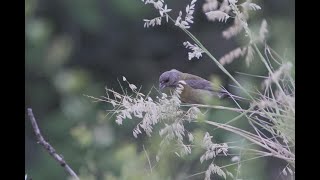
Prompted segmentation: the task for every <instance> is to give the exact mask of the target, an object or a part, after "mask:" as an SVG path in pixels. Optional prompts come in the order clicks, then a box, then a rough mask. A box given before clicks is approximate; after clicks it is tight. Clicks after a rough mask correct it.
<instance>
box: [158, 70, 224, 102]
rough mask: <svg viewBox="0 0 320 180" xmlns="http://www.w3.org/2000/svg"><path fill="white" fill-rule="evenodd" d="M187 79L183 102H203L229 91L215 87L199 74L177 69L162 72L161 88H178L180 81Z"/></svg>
mask: <svg viewBox="0 0 320 180" xmlns="http://www.w3.org/2000/svg"><path fill="white" fill-rule="evenodd" d="M181 80H183V81H185V82H186V84H185V85H183V86H184V90H183V91H182V93H181V95H180V97H181V100H182V102H185V103H196V104H203V103H204V101H205V99H206V98H210V97H212V96H215V97H218V98H222V97H224V96H225V95H226V94H227V93H226V91H224V90H222V89H221V88H218V87H214V85H213V84H212V83H211V82H210V81H208V80H206V79H203V78H201V77H199V76H196V75H192V74H188V73H183V72H180V71H178V70H176V69H172V70H170V71H166V72H164V73H162V74H161V75H160V77H159V87H160V89H161V90H162V89H164V88H166V87H168V88H176V87H177V86H178V82H179V81H181Z"/></svg>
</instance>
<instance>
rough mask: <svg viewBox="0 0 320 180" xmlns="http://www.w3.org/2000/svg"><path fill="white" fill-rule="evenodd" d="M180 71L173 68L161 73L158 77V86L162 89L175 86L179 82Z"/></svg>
mask: <svg viewBox="0 0 320 180" xmlns="http://www.w3.org/2000/svg"><path fill="white" fill-rule="evenodd" d="M180 74H181V72H180V71H178V70H175V69H172V70H170V71H166V72H164V73H162V74H161V75H160V77H159V88H160V90H163V89H164V88H166V87H170V88H176V87H177V86H178V83H179V76H180Z"/></svg>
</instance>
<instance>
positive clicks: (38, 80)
mask: <svg viewBox="0 0 320 180" xmlns="http://www.w3.org/2000/svg"><path fill="white" fill-rule="evenodd" d="M187 2H188V1H186V0H184V1H172V2H171V1H170V3H168V4H169V5H170V7H171V8H172V9H176V12H175V13H176V14H178V11H179V10H181V9H184V8H185V4H186V3H187ZM202 3H203V1H200V0H199V1H198V3H197V5H196V12H195V23H194V25H193V27H192V28H191V32H193V33H194V35H195V36H196V37H197V38H198V39H199V40H201V41H202V42H203V44H204V45H205V46H206V47H207V49H209V50H210V51H211V52H212V54H213V55H215V56H216V57H217V58H219V57H221V56H223V55H224V54H225V53H227V52H229V51H230V50H232V49H234V48H235V47H237V46H239V44H241V43H244V42H243V38H233V39H231V40H225V39H223V38H222V35H221V32H222V30H223V29H225V28H226V27H227V26H228V24H226V25H225V24H222V23H210V22H208V21H207V20H206V18H205V16H204V14H203V13H202V11H201V5H202ZM256 3H258V4H260V5H261V7H262V11H260V12H256V13H255V14H254V18H253V19H252V20H251V21H250V23H251V25H252V26H253V27H257V28H258V27H259V24H260V22H261V19H262V18H266V20H267V22H268V24H269V31H270V33H269V36H270V39H269V40H268V42H269V44H270V45H271V47H273V48H274V49H275V50H277V51H278V52H279V54H280V55H283V56H285V57H287V59H289V60H291V61H292V62H293V64H294V57H295V56H294V48H295V39H294V33H295V30H294V23H295V22H294V18H295V15H294V11H295V5H294V1H291V0H283V1H277V0H272V1H259V2H256ZM155 14H156V12H155V11H153V9H152V8H148V7H146V6H144V5H143V3H141V1H138V0H137V1H134V0H79V1H70V0H25V40H26V41H25V51H26V55H25V69H26V74H25V82H26V83H25V89H26V91H25V100H26V107H31V108H33V111H34V113H35V116H36V118H37V120H38V123H39V126H40V128H41V130H42V133H43V135H44V136H45V138H46V139H47V140H48V141H49V142H50V143H51V144H52V145H53V146H54V147H55V148H56V150H57V151H58V152H59V153H61V154H62V155H63V156H64V157H65V160H66V161H67V162H68V163H69V165H70V166H71V167H73V168H74V169H75V171H76V172H77V173H78V174H79V175H80V177H81V179H84V180H86V179H88V180H89V179H101V180H102V179H108V180H109V179H179V178H182V177H185V176H186V175H191V174H194V173H197V172H201V171H204V170H205V169H206V167H207V166H206V164H200V162H199V155H200V153H201V149H199V151H198V150H195V151H194V152H193V153H194V154H193V155H192V156H190V157H186V158H183V159H181V158H178V157H177V156H175V155H174V153H172V152H171V153H170V152H168V156H166V157H165V158H164V159H162V160H161V161H160V162H159V163H156V161H155V155H156V152H157V150H158V144H159V142H160V139H159V138H160V137H159V135H158V133H157V131H156V130H155V131H154V136H153V137H151V138H149V137H147V136H142V137H141V136H140V137H139V138H138V139H135V138H134V137H133V136H132V129H133V128H134V126H135V124H136V122H134V120H133V121H131V120H130V121H124V124H123V125H122V126H118V125H116V123H115V122H114V119H106V118H105V114H106V111H105V110H106V109H108V108H109V107H108V105H106V104H103V103H99V104H98V103H93V102H92V100H91V99H89V98H87V97H86V96H83V94H87V95H93V96H100V95H104V93H105V91H104V87H105V86H108V87H109V88H113V89H115V90H118V91H120V89H119V85H118V82H117V78H118V79H121V78H122V76H125V77H127V79H128V80H129V81H130V82H131V83H134V84H136V85H142V91H143V92H148V91H149V90H150V88H151V87H152V86H156V87H157V86H158V77H159V75H160V74H161V73H162V72H163V71H166V70H169V69H172V68H176V69H178V70H181V71H184V72H189V73H193V74H197V75H200V76H202V77H206V78H208V79H209V78H210V77H212V76H214V77H215V78H217V79H218V80H219V81H221V82H222V83H223V84H228V83H230V82H229V81H228V79H227V78H226V77H225V76H224V75H222V73H221V72H220V70H219V69H218V68H217V67H216V66H215V64H214V63H213V62H211V61H210V60H209V58H208V57H206V56H204V57H203V58H202V59H201V60H193V61H188V60H187V58H188V57H187V50H186V49H185V48H184V47H183V45H182V42H184V41H185V40H189V39H188V37H187V36H186V35H185V34H184V33H183V32H182V31H180V30H179V29H178V28H176V27H175V26H173V25H170V24H168V25H167V24H166V25H163V26H160V27H157V28H149V29H144V28H143V21H142V19H143V18H146V17H154V15H155ZM252 66H253V67H254V68H247V67H246V65H245V63H244V60H242V59H239V60H237V61H235V62H234V63H232V64H230V65H227V66H226V68H228V70H230V72H234V71H240V72H246V73H252V74H259V75H266V73H267V72H266V71H265V69H263V66H262V65H261V63H260V62H259V61H254V62H253V64H252ZM236 77H237V78H238V79H239V80H240V81H241V82H245V83H247V84H248V86H253V87H254V86H256V87H259V86H260V84H258V83H259V81H256V80H255V79H251V78H248V77H243V76H240V75H237V76H236ZM232 117H234V114H231V113H230V114H228V113H225V112H221V111H217V112H212V113H210V116H209V117H208V118H211V119H212V120H214V121H218V122H225V121H227V120H230V119H231V118H232ZM238 123H240V124H239V126H243V128H246V124H245V123H244V124H243V125H242V124H241V121H239V122H238ZM190 128H191V129H193V131H194V132H196V133H195V134H197V135H198V136H199V137H201V135H203V134H204V132H205V131H210V128H211V127H206V126H203V125H201V124H200V125H194V124H190ZM213 135H214V138H215V139H216V140H217V141H218V142H223V141H234V140H236V139H237V137H236V136H234V135H232V134H230V133H228V134H227V133H225V132H224V131H223V130H217V131H215V133H214V134H213ZM196 138H197V137H196ZM239 144H241V142H239ZM143 145H144V146H145V148H146V150H147V152H148V154H149V157H150V160H151V164H152V165H153V166H154V165H156V166H155V168H154V169H153V172H152V173H150V170H149V164H148V161H147V159H146V155H145V152H144V151H143V148H142V147H143ZM221 161H226V163H228V162H227V161H228V160H227V159H225V160H224V159H222V160H221ZM278 164H279V162H278V161H276V160H274V159H263V160H259V161H250V162H248V163H245V164H243V166H244V167H242V171H241V173H242V178H243V179H250V178H251V179H261V180H265V179H274V177H277V176H278V174H279V171H281V166H278ZM25 169H26V173H27V174H28V177H32V178H33V179H48V180H50V179H66V178H67V176H66V174H65V172H64V171H63V169H62V168H61V167H59V166H58V165H57V163H56V162H55V161H54V160H53V159H52V158H51V157H50V156H49V155H48V154H47V153H46V152H45V151H44V150H43V149H42V148H41V147H40V146H39V145H38V144H36V139H35V136H34V134H33V132H32V129H31V126H30V124H29V121H25ZM265 169H268V171H265ZM229 170H230V171H234V168H233V169H232V168H230V169H229ZM190 179H203V176H194V177H193V178H190Z"/></svg>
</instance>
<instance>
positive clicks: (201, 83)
mask: <svg viewBox="0 0 320 180" xmlns="http://www.w3.org/2000/svg"><path fill="white" fill-rule="evenodd" d="M185 82H186V83H187V84H188V85H189V86H190V87H192V88H194V89H203V90H207V91H216V90H217V89H215V88H214V87H213V84H212V83H211V82H210V81H207V80H205V79H202V78H201V79H187V80H185Z"/></svg>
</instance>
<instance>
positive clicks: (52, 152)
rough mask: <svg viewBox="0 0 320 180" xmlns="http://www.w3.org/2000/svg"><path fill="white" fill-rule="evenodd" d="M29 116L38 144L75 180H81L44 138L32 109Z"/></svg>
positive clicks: (29, 110)
mask: <svg viewBox="0 0 320 180" xmlns="http://www.w3.org/2000/svg"><path fill="white" fill-rule="evenodd" d="M28 116H29V119H30V121H31V124H32V127H33V130H34V133H35V135H36V137H37V139H38V143H39V144H40V145H42V147H43V148H44V149H45V150H46V151H48V153H49V154H50V155H51V156H52V157H53V158H54V159H55V160H56V161H57V162H58V163H59V164H60V166H62V167H63V168H64V169H65V171H66V172H67V173H68V174H70V175H71V176H72V177H73V178H74V179H75V180H80V179H79V177H78V176H77V174H76V173H75V172H74V171H73V170H72V169H71V167H70V166H69V165H68V164H67V163H66V161H65V160H64V159H63V158H62V157H61V155H59V154H57V152H56V150H55V149H54V148H53V147H52V146H51V145H50V144H49V143H48V142H47V141H46V140H45V139H44V138H43V137H42V135H41V132H40V129H39V127H38V124H37V122H36V119H35V118H34V115H33V112H32V109H31V108H28Z"/></svg>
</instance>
